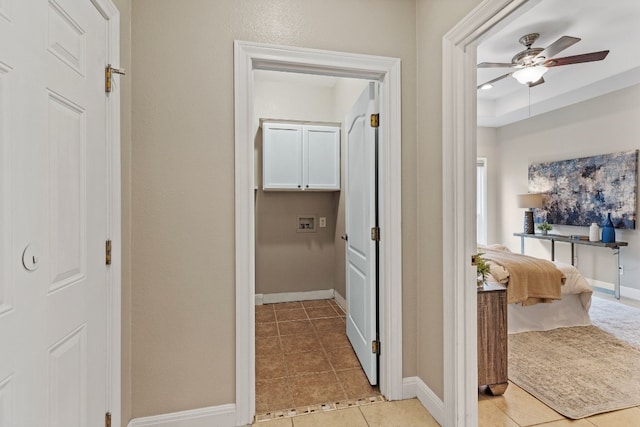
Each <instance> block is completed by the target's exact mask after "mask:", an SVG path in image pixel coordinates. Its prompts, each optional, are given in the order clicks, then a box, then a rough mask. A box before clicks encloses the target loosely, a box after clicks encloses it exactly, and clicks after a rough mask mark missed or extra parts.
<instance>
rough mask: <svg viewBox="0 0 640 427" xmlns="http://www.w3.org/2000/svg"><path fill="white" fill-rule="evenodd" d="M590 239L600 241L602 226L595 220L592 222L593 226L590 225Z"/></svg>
mask: <svg viewBox="0 0 640 427" xmlns="http://www.w3.org/2000/svg"><path fill="white" fill-rule="evenodd" d="M589 241H590V242H598V241H600V227H598V224H596V223H595V222H593V223H591V227H589Z"/></svg>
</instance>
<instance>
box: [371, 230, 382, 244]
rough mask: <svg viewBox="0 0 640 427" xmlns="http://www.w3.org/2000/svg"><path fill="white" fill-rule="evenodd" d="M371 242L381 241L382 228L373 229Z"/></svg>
mask: <svg viewBox="0 0 640 427" xmlns="http://www.w3.org/2000/svg"><path fill="white" fill-rule="evenodd" d="M371 240H373V241H375V242H379V241H380V227H371Z"/></svg>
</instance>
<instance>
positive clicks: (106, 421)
mask: <svg viewBox="0 0 640 427" xmlns="http://www.w3.org/2000/svg"><path fill="white" fill-rule="evenodd" d="M104 427H111V412H107V413H106V414H104Z"/></svg>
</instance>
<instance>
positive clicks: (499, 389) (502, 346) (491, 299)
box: [478, 285, 509, 395]
mask: <svg viewBox="0 0 640 427" xmlns="http://www.w3.org/2000/svg"><path fill="white" fill-rule="evenodd" d="M507 340H508V338H507V288H505V287H504V286H499V285H484V286H483V287H482V288H478V385H479V386H483V385H486V386H487V387H488V389H489V391H490V392H491V394H493V395H500V394H502V393H504V392H505V391H506V390H507V386H508V385H509V383H508V379H507V373H508V368H507V356H508V355H507Z"/></svg>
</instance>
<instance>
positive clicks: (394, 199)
mask: <svg viewBox="0 0 640 427" xmlns="http://www.w3.org/2000/svg"><path fill="white" fill-rule="evenodd" d="M255 69H262V70H272V71H290V72H302V73H309V74H320V75H331V76H336V77H352V78H362V79H367V80H376V81H378V82H379V83H380V89H381V97H380V117H381V120H380V128H379V132H380V146H381V152H380V163H379V167H380V176H379V197H380V212H379V215H380V228H381V230H382V239H381V241H380V307H379V316H380V340H381V350H382V351H381V356H380V381H379V384H380V390H381V392H382V393H383V394H384V395H385V396H386V397H387V398H388V399H391V400H396V399H401V398H402V226H401V218H402V217H401V213H402V212H401V211H402V209H401V201H402V200H401V189H402V186H401V177H402V174H401V171H402V169H401V166H402V165H401V160H402V159H401V123H402V122H401V86H400V82H401V73H400V71H401V70H400V59H398V58H388V57H380V56H371V55H361V54H352V53H344V52H333V51H324V50H316V49H306V48H299V47H289V46H278V45H270V44H263V43H253V42H244V41H238V40H236V41H235V42H234V82H235V84H234V98H235V243H236V256H235V260H236V425H245V424H251V422H252V419H253V416H254V413H255V339H254V336H255V206H254V200H255V170H254V167H255V163H254V162H255V150H254V142H253V141H254V136H255V132H256V130H257V129H256V124H255V122H254V117H253V115H254V111H253V98H254V90H253V89H254V87H253V70H255Z"/></svg>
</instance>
